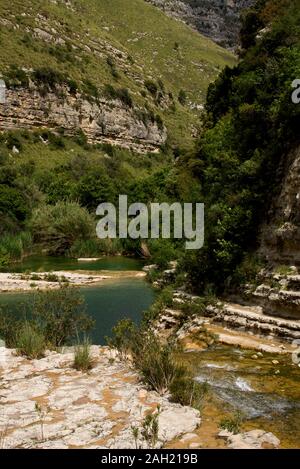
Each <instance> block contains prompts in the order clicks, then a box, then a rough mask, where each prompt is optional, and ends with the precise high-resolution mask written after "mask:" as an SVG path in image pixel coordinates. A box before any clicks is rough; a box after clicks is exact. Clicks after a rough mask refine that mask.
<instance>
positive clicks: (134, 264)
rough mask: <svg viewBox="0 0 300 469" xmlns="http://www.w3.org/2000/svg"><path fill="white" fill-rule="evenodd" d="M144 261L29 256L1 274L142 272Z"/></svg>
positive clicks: (118, 257)
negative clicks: (84, 271) (64, 271)
mask: <svg viewBox="0 0 300 469" xmlns="http://www.w3.org/2000/svg"><path fill="white" fill-rule="evenodd" d="M142 267H143V261H142V260H140V259H134V258H130V257H123V256H107V257H102V258H101V259H98V260H95V261H93V260H92V261H91V260H85V261H78V260H77V259H72V258H68V257H51V256H29V257H26V258H25V259H24V260H23V261H22V262H20V263H16V264H13V265H9V266H6V267H5V268H2V269H1V272H26V271H30V272H50V271H54V270H57V271H59V270H88V271H97V270H112V271H118V270H121V271H124V270H141V269H142Z"/></svg>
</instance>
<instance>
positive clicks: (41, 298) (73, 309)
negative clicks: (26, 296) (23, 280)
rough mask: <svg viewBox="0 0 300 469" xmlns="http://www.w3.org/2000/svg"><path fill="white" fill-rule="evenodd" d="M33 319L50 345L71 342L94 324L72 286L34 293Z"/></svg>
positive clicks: (56, 345) (78, 294)
mask: <svg viewBox="0 0 300 469" xmlns="http://www.w3.org/2000/svg"><path fill="white" fill-rule="evenodd" d="M30 309H32V320H33V322H34V323H35V324H36V325H37V326H38V328H39V330H41V331H42V332H43V334H44V336H45V337H46V339H47V341H48V342H49V343H50V344H51V346H52V347H54V348H56V347H61V346H63V345H68V344H72V341H74V339H76V338H77V337H78V335H80V334H84V333H87V332H88V331H89V330H90V329H91V328H92V327H93V325H94V321H93V319H92V318H91V317H90V316H88V314H87V313H86V308H85V303H84V299H83V297H82V296H81V294H80V290H79V289H77V288H75V287H70V286H66V285H64V286H61V287H60V288H58V289H55V290H49V291H44V292H39V293H37V294H36V295H35V296H34V298H33V301H32V305H31V308H30Z"/></svg>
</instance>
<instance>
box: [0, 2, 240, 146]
mask: <svg viewBox="0 0 300 469" xmlns="http://www.w3.org/2000/svg"><path fill="white" fill-rule="evenodd" d="M0 25H1V30H0V44H1V48H0V61H1V69H0V72H1V73H2V75H3V77H4V78H5V80H6V83H7V86H8V92H7V104H6V105H5V106H2V105H1V107H0V127H1V128H2V129H11V128H16V127H24V128H30V127H32V126H37V127H40V126H43V125H44V126H45V127H47V128H57V127H63V128H65V129H66V130H67V132H68V133H72V132H74V129H76V128H78V127H80V128H81V129H82V130H83V131H84V132H85V133H86V134H87V136H88V138H89V140H90V141H94V142H109V143H118V144H120V145H124V146H126V147H129V146H130V147H133V148H136V149H138V150H141V151H147V150H153V149H155V148H156V147H159V146H160V145H161V144H163V143H164V142H165V141H166V139H167V136H168V141H169V142H170V143H171V144H172V145H175V146H178V145H180V146H189V144H190V142H191V138H192V136H193V135H195V134H196V133H197V127H198V114H199V109H201V105H202V104H203V103H204V100H205V94H206V90H207V87H208V84H209V83H210V82H211V81H212V80H213V79H214V78H215V77H216V75H217V74H218V72H219V71H220V69H221V68H223V67H224V66H225V65H226V64H227V65H228V64H233V63H234V58H233V56H231V55H230V54H229V53H227V52H226V51H225V50H223V49H221V48H220V47H218V46H216V45H215V44H213V43H212V42H211V41H209V40H208V39H206V38H203V37H201V36H199V35H198V34H196V33H195V32H193V31H191V30H190V29H189V28H188V27H186V26H185V25H183V24H180V23H178V22H176V21H174V20H172V19H170V18H168V17H166V16H165V15H164V14H163V13H161V12H160V11H159V10H157V9H156V8H154V7H152V6H150V5H147V4H146V3H145V2H144V1H143V0H113V2H112V1H110V0H103V1H101V2H99V1H96V0H85V1H82V0H76V1H75V0H74V1H61V0H57V1H46V2H45V1H39V0H26V1H16V2H10V1H8V0H3V1H1V5H0Z"/></svg>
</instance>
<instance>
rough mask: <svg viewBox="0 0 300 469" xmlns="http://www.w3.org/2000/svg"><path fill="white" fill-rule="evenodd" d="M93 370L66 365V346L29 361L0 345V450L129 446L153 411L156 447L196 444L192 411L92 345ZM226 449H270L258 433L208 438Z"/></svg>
mask: <svg viewBox="0 0 300 469" xmlns="http://www.w3.org/2000/svg"><path fill="white" fill-rule="evenodd" d="M91 353H92V356H93V362H94V363H93V364H94V366H93V369H92V370H91V371H90V372H89V373H82V372H79V371H76V370H74V368H73V367H72V364H73V359H74V350H73V349H66V350H65V351H63V352H62V353H56V352H48V353H47V354H46V357H45V358H43V359H41V360H32V361H29V360H27V359H25V358H24V357H20V356H17V355H16V352H15V351H14V350H9V349H6V348H4V347H2V348H0V378H1V388H0V406H1V413H0V447H2V448H27V449H30V448H45V449H48V448H49V449H54V448H59V449H63V448H65V449H66V448H94V449H98V448H122V449H125V448H135V447H136V446H138V447H146V444H145V442H144V441H141V440H139V439H138V440H136V439H135V438H134V436H133V432H132V427H136V428H141V426H142V424H143V420H144V417H145V416H146V415H147V414H153V413H156V412H157V407H158V406H159V407H160V413H159V418H158V426H159V431H158V442H157V447H179V448H182V447H183V448H199V447H201V437H200V436H199V434H198V433H195V432H197V428H198V427H199V426H200V427H201V417H200V413H199V411H198V410H196V409H193V408H191V407H183V406H180V405H179V404H174V403H171V402H170V401H169V400H168V396H160V395H158V394H157V393H156V392H153V391H149V390H148V389H146V388H145V387H144V386H143V385H141V383H140V382H139V379H138V375H137V374H136V373H135V372H134V371H133V370H132V369H131V368H130V366H129V365H128V364H125V363H123V362H121V361H120V360H119V359H118V357H117V356H116V354H115V353H114V352H113V351H112V350H110V349H108V348H107V347H98V346H93V347H92V348H91ZM216 437H217V438H219V439H220V441H221V440H222V441H223V439H224V438H225V440H226V441H225V442H224V443H222V444H224V445H228V446H229V447H231V448H245V447H248V448H257V447H259V448H264V447H278V446H279V440H278V439H277V438H276V437H275V436H274V435H272V433H266V432H264V431H259V430H256V431H254V432H253V431H252V432H248V433H247V434H246V433H242V434H239V435H233V434H229V433H226V435H225V434H220V435H216Z"/></svg>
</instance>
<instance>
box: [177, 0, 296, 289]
mask: <svg viewBox="0 0 300 469" xmlns="http://www.w3.org/2000/svg"><path fill="white" fill-rule="evenodd" d="M275 4H276V8H275V10H276V9H277V8H278V9H279V10H278V11H280V13H281V14H280V15H278V16H277V15H275V17H274V16H273V14H272V15H271V16H272V20H273V24H272V27H270V24H269V21H270V14H271V13H270V12H271V10H272V8H273V6H274V5H275ZM271 7H272V8H271ZM254 11H255V14H252V13H253V12H252V13H249V14H247V15H246V18H245V21H246V23H244V30H243V31H244V32H243V34H244V47H245V48H246V47H248V49H247V50H245V51H244V55H243V60H242V61H241V62H240V63H239V64H238V65H237V66H236V67H234V68H233V69H229V68H228V67H227V68H225V70H224V71H223V72H222V73H221V75H220V76H219V78H218V79H217V80H216V82H215V83H213V84H211V85H210V86H209V90H208V96H207V104H206V111H207V118H206V127H205V129H204V132H203V133H202V137H201V139H200V142H199V145H198V152H197V157H196V158H193V159H192V161H190V162H189V164H190V166H193V172H194V174H195V175H197V177H198V180H199V184H200V185H201V191H202V195H201V199H200V200H202V201H203V202H205V206H206V219H205V228H206V233H205V245H204V248H203V249H201V250H200V251H198V252H194V253H191V252H187V253H186V255H185V258H184V262H183V264H182V266H183V271H188V273H189V280H190V282H191V284H192V285H193V287H194V288H196V289H197V290H200V291H201V290H202V291H203V289H205V288H206V287H207V286H208V285H215V287H216V289H217V290H219V291H224V289H228V288H231V287H234V286H235V285H236V284H238V282H239V281H240V280H241V275H242V276H243V277H244V279H245V276H244V273H245V269H244V273H242V272H241V271H240V274H238V275H235V270H236V269H237V267H238V266H239V264H240V263H241V262H242V261H243V260H244V258H245V256H246V254H247V253H249V252H252V251H255V249H256V247H257V235H258V227H259V225H260V223H261V222H262V221H263V220H265V219H266V217H267V214H268V210H269V207H270V204H271V201H272V199H273V198H274V197H275V196H276V193H277V191H278V186H279V182H280V180H281V178H282V176H283V175H282V168H283V164H284V158H285V155H286V154H287V153H288V152H289V151H290V150H292V149H293V148H294V147H295V146H297V145H298V144H299V132H298V130H297V129H299V125H300V107H299V106H295V105H294V104H293V103H292V100H291V92H292V89H291V82H292V77H298V76H299V75H300V50H299V35H300V29H299V24H300V22H299V14H300V13H299V8H298V7H297V2H296V1H290V2H286V1H285V0H277V1H276V2H273V1H266V2H259V3H258V4H257V6H256V7H255V9H254ZM267 12H268V14H267ZM258 19H259V21H258ZM261 26H268V29H267V30H266V31H265V34H264V35H262V36H261V38H258V39H257V38H256V39H255V41H254V42H253V35H255V36H256V31H257V28H258V27H259V28H260V27H261ZM246 36H247V38H246ZM266 181H267V183H266ZM250 270H251V271H252V269H248V272H249V274H250V275H252V272H250Z"/></svg>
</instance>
